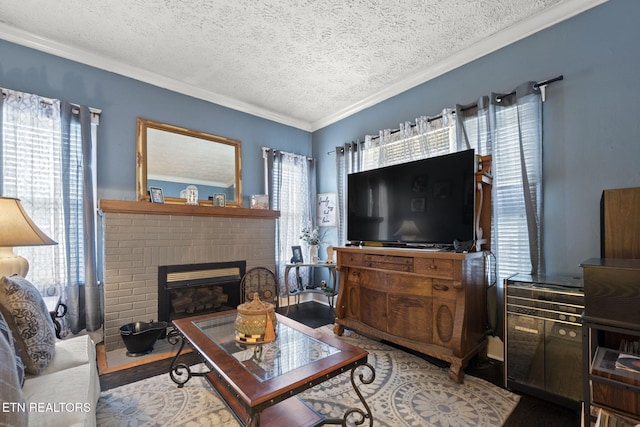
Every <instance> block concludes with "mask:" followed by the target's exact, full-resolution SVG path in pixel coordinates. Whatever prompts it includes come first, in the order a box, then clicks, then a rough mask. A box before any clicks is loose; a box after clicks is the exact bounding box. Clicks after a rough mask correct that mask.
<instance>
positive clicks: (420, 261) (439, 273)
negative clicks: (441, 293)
mask: <svg viewBox="0 0 640 427" xmlns="http://www.w3.org/2000/svg"><path fill="white" fill-rule="evenodd" d="M414 263H415V272H416V273H419V274H424V275H427V276H430V277H444V278H450V279H453V261H452V260H450V259H438V258H416V259H415V262H414Z"/></svg>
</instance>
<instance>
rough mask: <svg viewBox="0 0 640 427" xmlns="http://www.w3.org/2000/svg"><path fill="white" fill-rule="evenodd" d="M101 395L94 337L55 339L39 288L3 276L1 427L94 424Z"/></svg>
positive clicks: (0, 299) (0, 294)
mask: <svg viewBox="0 0 640 427" xmlns="http://www.w3.org/2000/svg"><path fill="white" fill-rule="evenodd" d="M99 397H100V379H99V375H98V369H97V361H96V350H95V345H94V343H93V341H92V340H91V338H90V337H89V336H88V335H81V336H76V337H73V338H69V339H64V340H60V339H57V338H56V336H55V328H54V325H53V322H52V320H51V317H50V315H49V312H48V309H47V307H46V305H45V303H44V301H43V299H42V296H41V295H40V294H39V293H38V291H37V289H35V287H33V285H31V284H30V283H29V282H28V281H27V280H26V279H24V278H22V277H19V276H11V277H2V278H0V404H1V406H0V426H5V425H6V426H12V427H23V426H24V427H26V426H29V427H36V426H53V427H58V426H60V427H69V426H95V425H96V405H97V403H98V398H99Z"/></svg>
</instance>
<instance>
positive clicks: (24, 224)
mask: <svg viewBox="0 0 640 427" xmlns="http://www.w3.org/2000/svg"><path fill="white" fill-rule="evenodd" d="M56 244H57V243H56V242H55V241H54V240H52V239H51V238H50V237H49V236H47V235H46V234H44V232H43V231H42V230H40V229H39V228H38V226H37V225H35V223H34V222H33V221H32V220H31V218H29V215H27V213H26V212H25V210H24V208H23V207H22V205H21V204H20V200H19V199H14V198H11V197H0V276H10V275H12V274H19V275H20V276H22V277H24V276H26V275H27V272H28V271H29V263H28V262H27V260H26V259H24V258H22V257H20V256H18V255H16V254H14V253H13V247H14V246H40V245H56Z"/></svg>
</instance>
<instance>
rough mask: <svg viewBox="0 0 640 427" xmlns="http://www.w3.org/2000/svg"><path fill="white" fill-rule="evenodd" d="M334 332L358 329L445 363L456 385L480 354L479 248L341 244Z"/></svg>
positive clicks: (483, 345) (482, 295)
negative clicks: (457, 249)
mask: <svg viewBox="0 0 640 427" xmlns="http://www.w3.org/2000/svg"><path fill="white" fill-rule="evenodd" d="M335 250H336V252H337V268H338V271H339V272H340V275H339V281H340V285H339V286H338V299H337V301H336V309H335V310H336V319H335V325H334V329H333V331H334V333H335V334H336V335H342V333H343V332H344V328H345V327H347V328H351V329H354V330H356V331H358V332H361V333H363V334H365V335H371V336H374V337H376V338H380V339H383V340H387V341H390V342H393V343H395V344H398V345H400V346H403V347H406V348H410V349H413V350H415V351H418V352H420V353H424V354H427V355H429V356H432V357H434V358H436V359H440V360H444V361H446V362H449V363H451V367H450V368H449V377H450V378H451V379H452V380H453V381H455V382H457V383H461V382H462V380H463V377H464V368H465V367H466V366H467V364H468V363H469V360H470V359H471V358H472V357H473V356H475V355H476V354H483V355H484V354H486V350H487V337H486V334H485V330H486V325H487V323H486V283H485V254H484V253H482V252H473V253H468V254H462V253H455V252H448V251H446V252H443V251H440V252H432V251H429V250H424V249H410V248H381V247H362V248H360V247H354V246H351V247H341V248H335Z"/></svg>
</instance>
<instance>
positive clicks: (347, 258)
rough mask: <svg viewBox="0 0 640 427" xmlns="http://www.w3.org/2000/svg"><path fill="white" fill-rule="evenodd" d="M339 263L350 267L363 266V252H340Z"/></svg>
mask: <svg viewBox="0 0 640 427" xmlns="http://www.w3.org/2000/svg"><path fill="white" fill-rule="evenodd" d="M338 265H346V266H349V267H362V254H355V253H351V252H338Z"/></svg>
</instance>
